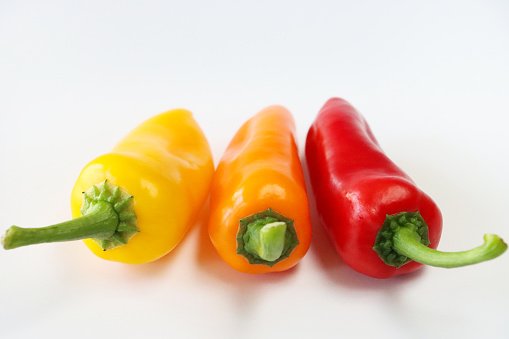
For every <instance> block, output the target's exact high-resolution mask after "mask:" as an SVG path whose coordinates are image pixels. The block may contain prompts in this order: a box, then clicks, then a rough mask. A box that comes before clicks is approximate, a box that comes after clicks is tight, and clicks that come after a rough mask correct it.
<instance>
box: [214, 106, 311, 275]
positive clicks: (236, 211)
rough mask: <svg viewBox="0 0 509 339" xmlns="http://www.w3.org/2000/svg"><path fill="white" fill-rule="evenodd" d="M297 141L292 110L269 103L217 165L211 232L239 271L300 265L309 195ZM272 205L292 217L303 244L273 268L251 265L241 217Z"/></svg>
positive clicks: (305, 246) (307, 235)
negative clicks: (243, 247) (241, 244)
mask: <svg viewBox="0 0 509 339" xmlns="http://www.w3.org/2000/svg"><path fill="white" fill-rule="evenodd" d="M295 140H296V138H295V123H294V120H293V117H292V115H291V114H290V112H288V110H286V109H285V108H284V107H281V106H270V107H268V108H266V109H264V110H263V111H261V112H260V113H258V114H257V115H255V116H254V117H253V118H251V119H250V120H248V121H247V122H246V123H245V124H244V125H243V126H242V127H241V128H240V129H239V131H238V132H237V134H236V135H235V136H234V138H233V140H232V141H231V143H230V144H229V146H228V147H227V149H226V151H225V153H224V155H223V157H222V159H221V161H220V163H219V165H218V167H217V170H216V173H215V175H214V180H213V184H212V188H211V195H210V220H209V234H210V238H211V240H212V243H213V244H214V246H215V247H216V249H217V251H218V253H219V254H220V256H221V257H222V258H223V259H224V261H226V263H228V264H229V265H230V266H231V267H233V268H235V269H236V270H238V271H241V272H246V273H265V272H276V271H284V270H287V269H289V268H291V267H293V266H294V265H295V264H297V262H298V261H299V260H300V259H301V258H302V257H303V256H304V255H305V254H306V252H307V250H308V248H309V245H310V241H311V222H310V217H309V206H308V198H307V194H306V185H305V182H304V176H303V173H302V167H301V164H300V159H299V154H298V150H297V145H296V141H295ZM269 208H270V209H272V210H274V211H275V212H277V213H279V214H281V215H284V216H285V218H288V219H291V220H293V225H294V227H295V232H296V235H297V238H298V243H299V244H298V245H297V246H296V247H295V249H294V250H293V251H292V252H291V254H290V255H289V257H288V258H285V259H284V260H281V261H280V262H278V263H276V264H275V265H273V266H272V267H270V266H268V265H263V264H250V263H249V262H248V260H247V259H246V258H244V257H243V256H242V255H240V254H237V235H238V232H239V227H240V220H241V219H244V218H246V217H248V216H252V215H256V214H257V213H259V212H262V211H266V210H268V209H269ZM280 221H281V220H280ZM289 230H291V228H289ZM285 255H286V254H285Z"/></svg>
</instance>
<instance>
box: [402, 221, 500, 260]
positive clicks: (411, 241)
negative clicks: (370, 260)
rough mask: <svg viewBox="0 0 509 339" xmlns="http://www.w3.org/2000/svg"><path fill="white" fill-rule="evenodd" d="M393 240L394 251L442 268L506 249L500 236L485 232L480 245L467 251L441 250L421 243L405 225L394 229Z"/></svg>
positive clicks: (488, 256) (487, 256)
mask: <svg viewBox="0 0 509 339" xmlns="http://www.w3.org/2000/svg"><path fill="white" fill-rule="evenodd" d="M393 240H394V243H393V248H394V250H395V251H396V252H398V253H400V254H402V255H404V256H407V257H408V258H411V259H412V260H414V261H417V262H419V263H421V264H425V265H429V266H435V267H443V268H454V267H462V266H467V265H473V264H477V263H480V262H483V261H487V260H491V259H495V258H496V257H498V256H500V255H501V254H502V253H504V252H505V251H506V249H507V244H505V243H504V241H503V240H502V239H501V238H500V237H498V236H497V235H494V234H486V235H484V244H482V245H481V246H478V247H476V248H473V249H471V250H468V251H461V252H441V251H437V250H435V249H432V248H429V247H427V246H424V245H423V244H421V242H420V237H419V235H418V234H417V233H416V232H415V231H413V230H412V229H410V228H407V227H401V228H399V229H398V230H396V233H395V235H394V238H393Z"/></svg>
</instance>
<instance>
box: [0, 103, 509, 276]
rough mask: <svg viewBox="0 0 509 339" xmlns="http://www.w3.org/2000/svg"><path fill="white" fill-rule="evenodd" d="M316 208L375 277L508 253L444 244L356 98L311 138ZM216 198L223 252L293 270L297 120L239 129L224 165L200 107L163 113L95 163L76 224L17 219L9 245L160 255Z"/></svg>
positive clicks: (494, 241)
mask: <svg viewBox="0 0 509 339" xmlns="http://www.w3.org/2000/svg"><path fill="white" fill-rule="evenodd" d="M305 154H306V160H307V165H308V170H309V177H310V180H311V186H312V188H313V191H314V195H315V198H316V203H317V211H318V214H319V217H320V219H321V222H322V223H323V225H324V226H325V229H326V231H327V234H328V235H329V237H330V239H331V242H332V243H333V245H334V247H335V249H336V251H337V252H338V254H339V256H340V257H341V259H342V260H343V261H344V262H345V263H346V264H347V265H349V266H350V267H351V268H353V269H354V270H356V271H358V272H361V273H363V274H366V275H368V276H371V277H375V278H389V277H392V276H395V275H400V274H404V273H409V272H412V271H415V270H417V269H419V268H420V267H422V265H423V264H426V265H431V266H437V267H446V268H451V267H459V266H465V265H471V264H475V263H478V262H481V261H485V260H490V259H493V258H496V257H497V256H499V255H501V254H502V253H503V252H504V251H505V250H506V249H507V245H506V244H505V243H504V242H503V240H502V239H501V238H499V237H498V236H496V235H491V234H487V235H485V236H484V244H483V245H481V246H479V247H476V248H474V249H472V250H468V251H463V252H441V251H438V250H436V248H437V246H438V242H439V239H440V235H441V231H442V216H441V213H440V210H439V208H438V207H437V205H436V204H435V203H434V202H433V200H432V199H431V198H430V197H429V196H428V195H426V194H425V193H424V192H423V191H421V190H420V189H419V188H418V187H417V186H416V185H415V184H414V182H413V181H412V180H411V179H410V178H409V177H408V175H407V174H405V173H404V172H403V171H402V170H401V169H400V168H398V167H397V166H396V165H395V164H394V163H393V162H392V161H391V160H390V159H389V158H388V157H387V156H386V155H385V154H384V152H383V151H382V149H381V148H380V146H379V144H378V142H377V141H376V139H375V137H374V136H373V133H372V132H371V130H370V128H369V126H368V124H367V123H366V121H365V120H364V118H363V117H362V115H361V114H359V112H358V111H357V110H355V108H353V107H352V106H351V105H350V104H349V103H348V102H346V101H344V100H342V99H339V98H333V99H330V100H329V101H328V102H327V103H326V104H325V105H324V106H323V108H322V109H321V110H320V112H319V114H318V116H317V117H316V119H315V121H314V123H313V124H312V126H311V128H310V130H309V132H308V135H307V139H306V150H305ZM209 194H210V215H209V234H210V239H211V241H212V243H213V245H214V246H215V248H216V249H217V252H218V253H219V255H220V256H221V257H222V258H223V259H224V261H225V262H226V263H228V264H229V265H230V266H231V267H233V268H234V269H236V270H238V271H241V272H246V273H265V272H276V271H284V270H287V269H289V268H291V267H293V266H294V265H296V264H297V263H298V262H299V261H300V259H302V258H303V257H304V255H305V254H306V252H307V251H308V249H309V246H310V243H311V220H310V214H309V204H308V196H307V193H306V184H305V180H304V175H303V171H302V167H301V163H300V159H299V153H298V149H297V144H296V135H295V123H294V120H293V117H292V115H291V114H290V112H289V111H287V110H286V109H285V108H284V107H281V106H271V107H268V108H266V109H264V110H263V111H261V112H260V113H258V114H257V115H255V116H254V117H252V118H251V119H250V120H248V121H247V122H246V123H245V124H244V125H243V126H242V127H241V128H240V130H239V131H238V132H237V134H236V135H235V136H234V138H233V140H232V141H231V143H230V144H229V146H228V147H227V149H226V151H225V153H224V155H223V157H222V159H221V160H220V162H219V165H218V167H217V169H216V170H214V163H213V159H212V154H211V150H210V147H209V144H208V141H207V139H206V138H205V136H204V134H203V132H202V130H201V129H200V127H199V126H198V124H197V123H196V121H195V120H194V119H193V116H192V114H191V113H190V112H188V111H186V110H182V109H178V110H172V111H168V112H166V113H162V114H159V115H157V116H155V117H153V118H151V119H149V120H147V121H145V122H144V123H142V124H141V125H139V126H138V127H137V128H135V129H134V130H133V131H131V132H130V133H129V134H128V135H127V136H126V137H124V138H123V139H122V140H121V141H120V142H119V143H118V144H117V145H116V146H115V147H114V148H113V150H112V151H111V152H110V153H107V154H105V155H102V156H100V157H98V158H96V159H94V160H93V161H91V162H90V163H89V164H88V165H87V166H86V167H85V168H84V169H83V170H82V172H81V174H80V176H79V178H78V180H77V181H76V184H75V186H74V188H73V190H72V194H71V207H72V216H73V219H72V220H69V221H66V222H63V223H60V224H56V225H51V226H47V227H42V228H21V227H18V226H11V227H10V228H9V229H8V230H7V231H6V233H5V234H4V236H3V237H2V244H3V246H4V248H5V249H12V248H17V247H21V246H26V245H31V244H37V243H47V242H58V241H69V240H79V239H84V242H85V244H86V245H87V246H88V247H89V248H90V250H91V251H92V252H93V253H94V254H96V255H97V256H99V257H101V258H103V259H107V260H112V261H118V262H123V263H130V264H141V263H147V262H150V261H154V260H156V259H158V258H160V257H162V256H164V255H165V254H167V253H168V252H170V251H171V250H172V249H173V248H174V247H175V246H176V245H177V244H178V243H179V242H180V240H181V239H182V238H183V237H184V235H185V234H186V232H187V230H188V229H189V227H190V225H192V224H193V222H194V221H195V218H196V216H197V215H198V213H199V211H200V209H201V208H202V206H203V205H204V203H205V201H206V199H207V197H208V196H209Z"/></svg>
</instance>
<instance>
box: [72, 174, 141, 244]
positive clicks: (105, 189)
mask: <svg viewBox="0 0 509 339" xmlns="http://www.w3.org/2000/svg"><path fill="white" fill-rule="evenodd" d="M100 201H101V202H106V203H109V204H110V205H111V206H112V208H113V210H114V211H115V212H116V214H117V215H118V223H117V226H116V228H115V230H114V232H113V233H112V234H110V235H109V236H106V237H104V236H102V237H90V238H91V239H92V240H93V241H94V242H95V243H97V244H98V245H99V246H101V248H102V249H103V250H105V251H106V250H111V249H113V248H116V247H120V246H123V245H125V244H127V242H128V241H129V239H131V238H132V237H133V236H134V235H135V234H136V233H138V232H139V231H140V230H139V228H138V223H137V219H136V213H135V212H134V198H133V196H132V195H130V194H129V193H127V192H126V191H124V190H122V189H121V188H120V187H118V186H114V185H112V184H110V182H109V181H108V180H105V181H104V182H102V183H100V184H97V185H94V186H92V187H91V188H90V189H88V190H87V191H85V192H83V204H82V206H81V210H80V212H81V214H82V215H83V216H86V215H87V214H89V213H90V209H91V208H93V206H94V204H96V203H97V202H100Z"/></svg>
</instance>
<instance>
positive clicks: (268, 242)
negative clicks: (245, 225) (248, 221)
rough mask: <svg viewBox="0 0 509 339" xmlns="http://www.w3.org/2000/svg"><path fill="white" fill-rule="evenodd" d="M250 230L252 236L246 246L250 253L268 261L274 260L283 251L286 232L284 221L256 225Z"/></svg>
mask: <svg viewBox="0 0 509 339" xmlns="http://www.w3.org/2000/svg"><path fill="white" fill-rule="evenodd" d="M248 232H250V236H249V239H248V241H247V242H246V244H245V246H246V251H248V252H249V253H251V254H253V255H258V256H259V257H260V258H261V259H263V260H267V261H274V260H276V259H278V258H279V257H280V256H281V254H282V253H283V249H284V246H285V232H286V224H285V223H284V222H282V221H276V222H271V223H269V224H266V225H256V226H255V227H252V228H251V229H250V230H248Z"/></svg>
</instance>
